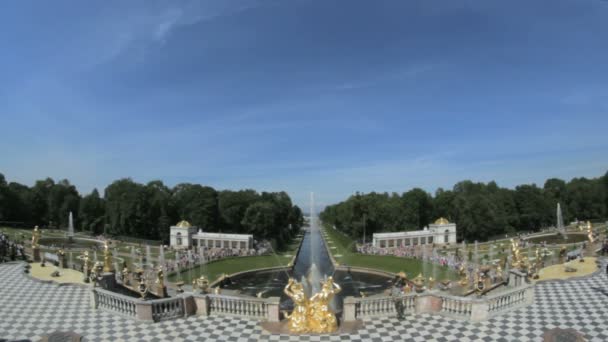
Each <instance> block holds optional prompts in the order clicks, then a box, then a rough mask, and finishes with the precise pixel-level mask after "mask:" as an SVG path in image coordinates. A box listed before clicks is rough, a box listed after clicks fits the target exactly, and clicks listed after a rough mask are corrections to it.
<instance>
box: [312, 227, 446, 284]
mask: <svg viewBox="0 0 608 342" xmlns="http://www.w3.org/2000/svg"><path fill="white" fill-rule="evenodd" d="M323 232H324V233H325V237H326V241H327V242H328V244H329V246H330V247H332V246H333V247H336V248H335V249H332V248H330V250H331V252H332V254H333V255H334V258H335V259H336V261H337V262H339V263H340V264H341V265H347V266H356V267H366V268H373V269H378V270H382V271H387V272H392V273H397V272H401V271H403V272H405V273H406V274H407V275H408V277H409V278H410V279H411V278H413V277H415V276H417V275H418V274H419V273H423V268H425V269H426V272H425V273H426V276H427V277H428V276H432V275H433V273H435V275H436V276H437V278H438V279H445V278H449V279H456V278H457V274H456V273H455V272H454V271H452V270H450V269H448V268H447V267H442V266H437V265H433V264H431V263H423V262H421V261H420V260H417V259H412V258H399V257H395V256H385V255H363V254H359V253H356V252H354V251H353V246H354V244H355V242H354V241H353V240H352V239H350V238H349V237H348V236H346V235H344V234H342V233H341V232H339V231H337V230H335V229H333V228H327V227H324V228H323ZM433 270H435V271H433Z"/></svg>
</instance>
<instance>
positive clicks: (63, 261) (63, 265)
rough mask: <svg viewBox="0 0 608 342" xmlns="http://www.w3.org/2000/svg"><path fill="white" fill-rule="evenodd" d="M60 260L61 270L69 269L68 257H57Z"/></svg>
mask: <svg viewBox="0 0 608 342" xmlns="http://www.w3.org/2000/svg"><path fill="white" fill-rule="evenodd" d="M57 257H58V259H59V267H60V268H69V266H68V258H67V256H66V255H65V254H64V255H57Z"/></svg>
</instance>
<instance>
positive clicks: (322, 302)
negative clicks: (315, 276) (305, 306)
mask: <svg viewBox="0 0 608 342" xmlns="http://www.w3.org/2000/svg"><path fill="white" fill-rule="evenodd" d="M322 284H323V285H322V286H321V291H320V292H318V293H315V294H314V295H313V296H312V297H310V308H309V328H310V332H313V333H330V332H334V331H336V330H338V321H337V319H336V314H335V313H334V312H333V311H331V310H330V309H329V303H331V300H332V299H333V297H334V296H335V295H336V294H338V293H340V291H342V288H341V287H340V286H339V285H338V284H336V283H334V279H333V277H328V278H327V280H326V281H325V282H323V283H322Z"/></svg>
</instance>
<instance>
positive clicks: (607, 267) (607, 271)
mask: <svg viewBox="0 0 608 342" xmlns="http://www.w3.org/2000/svg"><path fill="white" fill-rule="evenodd" d="M606 276H608V264H606Z"/></svg>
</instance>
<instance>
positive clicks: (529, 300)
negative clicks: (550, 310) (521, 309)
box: [524, 286, 534, 305]
mask: <svg viewBox="0 0 608 342" xmlns="http://www.w3.org/2000/svg"><path fill="white" fill-rule="evenodd" d="M524 297H525V300H524V304H526V305H529V304H534V286H530V287H528V288H527V289H526V290H525V292H524Z"/></svg>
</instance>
